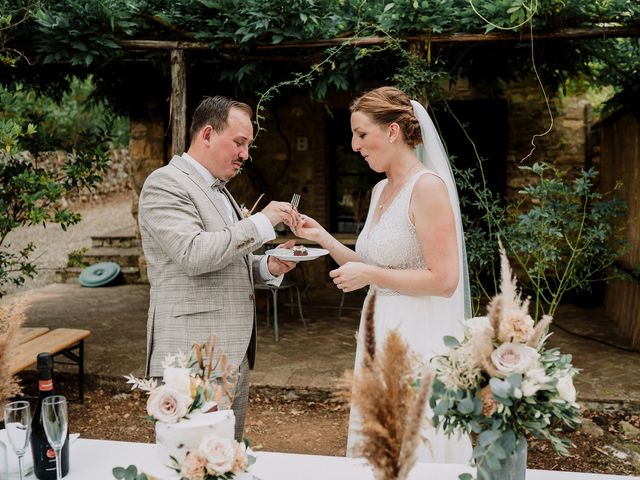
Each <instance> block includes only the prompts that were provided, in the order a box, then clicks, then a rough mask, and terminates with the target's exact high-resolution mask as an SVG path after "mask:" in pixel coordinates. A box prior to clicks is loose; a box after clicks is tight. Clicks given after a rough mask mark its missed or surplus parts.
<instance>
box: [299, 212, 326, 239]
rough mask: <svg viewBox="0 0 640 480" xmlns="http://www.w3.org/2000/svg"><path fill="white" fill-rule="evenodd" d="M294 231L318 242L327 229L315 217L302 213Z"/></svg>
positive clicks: (301, 236) (300, 235)
mask: <svg viewBox="0 0 640 480" xmlns="http://www.w3.org/2000/svg"><path fill="white" fill-rule="evenodd" d="M292 231H293V233H294V234H295V235H296V236H298V237H300V238H306V239H307V240H312V241H314V242H317V241H318V240H319V239H320V237H321V236H322V234H323V233H324V232H325V229H324V228H323V227H322V225H320V224H319V223H318V222H317V221H316V220H314V219H313V218H311V217H309V216H307V215H300V222H298V225H297V226H296V227H295V229H292Z"/></svg>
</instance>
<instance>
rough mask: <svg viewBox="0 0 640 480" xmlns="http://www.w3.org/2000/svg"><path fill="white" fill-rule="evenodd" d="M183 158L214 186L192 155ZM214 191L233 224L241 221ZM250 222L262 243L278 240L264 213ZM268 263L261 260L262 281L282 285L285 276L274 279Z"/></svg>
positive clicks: (214, 191)
mask: <svg viewBox="0 0 640 480" xmlns="http://www.w3.org/2000/svg"><path fill="white" fill-rule="evenodd" d="M182 158H184V159H185V160H187V161H188V162H189V163H191V165H193V167H194V168H195V169H196V170H197V171H198V173H199V174H200V175H201V176H202V178H203V179H204V180H205V182H206V183H207V185H213V182H214V181H215V177H214V176H213V175H212V174H211V172H210V171H209V170H207V169H206V168H205V167H204V166H203V165H202V164H201V163H199V162H198V161H196V160H195V159H194V158H193V157H192V156H191V155H189V154H188V153H186V152H185V153H183V154H182ZM212 191H213V194H214V195H215V196H217V197H218V198H219V199H220V200H221V201H222V202H223V203H224V206H225V207H226V209H227V215H228V217H229V220H231V222H232V223H235V222H237V221H238V220H240V219H239V218H238V216H237V214H236V211H235V209H234V208H233V205H231V202H230V201H229V198H228V197H227V196H226V195H225V194H224V193H223V192H222V190H220V189H217V188H215V189H213V190H212ZM248 220H251V221H252V222H253V223H254V225H255V226H256V228H257V229H258V233H259V234H260V236H261V239H262V243H265V242H268V241H269V240H273V239H274V238H276V231H275V230H274V229H273V225H271V222H270V221H269V219H268V218H267V216H266V215H265V214H264V213H262V212H257V213H254V214H253V215H251V216H250V217H248ZM267 262H268V257H267V256H266V255H265V256H264V257H262V259H261V260H260V276H261V277H262V280H263V281H265V282H266V283H267V284H269V285H273V286H278V285H280V283H281V282H282V279H283V278H284V274H283V275H279V276H277V277H274V276H273V275H272V274H271V272H270V271H269V267H268V264H267Z"/></svg>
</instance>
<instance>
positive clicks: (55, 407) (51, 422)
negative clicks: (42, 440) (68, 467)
mask: <svg viewBox="0 0 640 480" xmlns="http://www.w3.org/2000/svg"><path fill="white" fill-rule="evenodd" d="M42 423H43V424H44V433H45V434H46V435H47V440H48V441H49V445H51V448H53V451H54V452H55V454H56V478H57V480H61V479H62V462H61V460H60V454H61V451H62V446H63V445H64V442H65V440H66V438H67V427H68V424H69V423H68V415H67V399H66V398H65V397H63V396H62V395H52V396H50V397H47V398H45V399H44V400H43V401H42Z"/></svg>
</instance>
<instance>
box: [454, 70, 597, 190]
mask: <svg viewBox="0 0 640 480" xmlns="http://www.w3.org/2000/svg"><path fill="white" fill-rule="evenodd" d="M502 92H503V93H502V97H501V98H504V100H506V102H507V129H508V131H507V145H506V157H507V158H506V164H507V167H506V168H507V172H506V189H505V190H506V195H507V196H508V197H510V198H513V197H516V196H517V195H518V191H519V190H520V189H521V187H522V186H523V185H525V184H529V183H531V182H532V181H535V177H534V176H532V175H530V174H529V173H528V172H526V171H523V170H521V169H520V168H519V167H520V166H525V165H526V166H530V165H533V164H534V163H536V162H546V163H550V164H554V165H556V166H558V167H560V168H561V169H563V170H566V171H569V172H571V171H575V170H576V169H578V168H584V167H585V142H586V138H587V129H586V126H587V125H586V122H585V119H586V118H587V117H588V116H589V114H588V113H587V111H588V110H589V108H590V105H589V102H588V100H587V99H586V98H585V97H584V96H582V95H579V96H559V95H554V94H553V93H552V92H547V95H548V96H549V98H550V102H549V105H550V109H551V113H552V116H553V126H552V128H551V131H549V132H548V133H545V132H547V130H548V129H549V128H550V127H551V121H552V120H551V118H550V115H549V109H548V108H547V104H546V102H545V98H544V94H543V92H542V90H541V88H540V86H539V85H538V84H530V83H510V84H507V85H505V86H504V87H503V90H502ZM448 94H449V98H450V99H451V100H462V101H464V100H474V99H479V98H490V94H489V92H488V91H487V90H485V89H483V88H481V87H470V86H469V84H468V82H467V81H465V80H464V79H462V80H460V81H458V82H457V83H456V84H455V85H454V86H453V87H451V88H450V89H449V92H448ZM475 121H482V119H481V118H478V119H476V120H475ZM532 142H533V144H535V148H534V145H532ZM532 150H533V152H532ZM531 152H532V153H531ZM529 153H531V155H530V156H528V155H529ZM596 166H597V165H596Z"/></svg>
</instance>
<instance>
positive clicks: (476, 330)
mask: <svg viewBox="0 0 640 480" xmlns="http://www.w3.org/2000/svg"><path fill="white" fill-rule="evenodd" d="M465 327H466V328H467V334H468V335H469V337H470V338H473V337H475V336H476V335H485V334H487V333H490V334H493V327H492V326H491V322H490V321H489V317H473V318H469V319H468V320H466V321H465Z"/></svg>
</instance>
